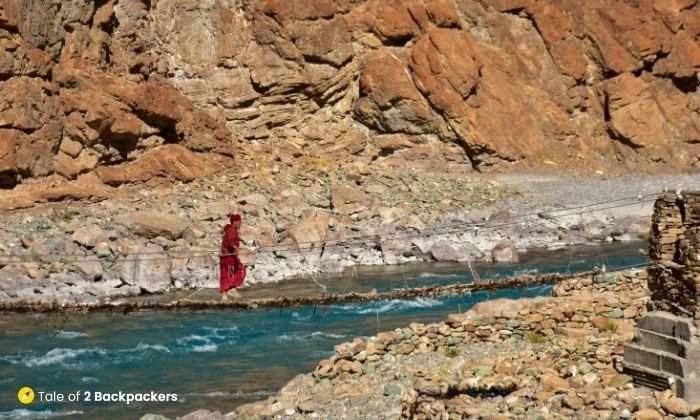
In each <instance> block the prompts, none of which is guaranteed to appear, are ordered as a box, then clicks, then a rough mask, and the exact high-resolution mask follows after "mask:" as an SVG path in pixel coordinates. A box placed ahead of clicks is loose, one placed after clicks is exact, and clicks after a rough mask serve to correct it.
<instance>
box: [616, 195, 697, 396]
mask: <svg viewBox="0 0 700 420" xmlns="http://www.w3.org/2000/svg"><path fill="white" fill-rule="evenodd" d="M649 255H650V262H651V263H653V264H654V265H652V266H651V267H649V289H650V290H651V293H652V299H651V302H650V303H649V306H650V309H651V312H649V313H648V314H647V316H645V317H644V318H642V319H640V320H639V324H638V325H639V328H638V332H637V335H636V337H635V339H634V342H633V343H630V344H629V345H628V346H627V347H626V348H625V369H626V370H627V371H628V372H629V373H630V374H632V375H633V376H634V378H635V381H636V382H638V383H641V384H645V385H647V386H650V387H652V388H655V389H666V388H669V387H670V388H671V389H673V390H674V391H675V392H676V393H677V394H678V395H679V396H681V397H684V398H686V399H687V400H688V401H689V402H691V403H692V404H697V405H700V378H699V377H698V375H700V328H698V327H700V311H698V309H700V300H699V299H700V192H687V193H683V194H682V195H681V194H680V192H678V193H676V194H664V195H662V196H661V197H659V199H657V200H656V204H655V205H654V213H653V216H652V226H651V235H650V239H649Z"/></svg>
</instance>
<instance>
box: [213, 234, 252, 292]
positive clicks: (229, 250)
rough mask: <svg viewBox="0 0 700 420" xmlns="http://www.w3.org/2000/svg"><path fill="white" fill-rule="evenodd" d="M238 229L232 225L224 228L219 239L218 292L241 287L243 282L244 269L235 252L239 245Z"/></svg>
mask: <svg viewBox="0 0 700 420" xmlns="http://www.w3.org/2000/svg"><path fill="white" fill-rule="evenodd" d="M240 241H241V239H240V237H239V236H238V229H236V228H235V227H234V226H233V225H226V226H224V236H223V238H222V239H221V255H220V263H219V269H220V270H219V291H220V292H221V293H225V292H226V291H227V290H230V289H232V288H234V287H236V288H238V287H241V285H242V284H243V280H245V275H246V267H245V265H243V263H241V259H240V257H239V255H238V253H237V251H236V249H238V247H239V244H240Z"/></svg>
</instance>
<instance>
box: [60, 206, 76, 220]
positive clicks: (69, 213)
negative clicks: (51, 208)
mask: <svg viewBox="0 0 700 420" xmlns="http://www.w3.org/2000/svg"><path fill="white" fill-rule="evenodd" d="M77 215H78V212H77V211H75V210H70V209H66V210H64V211H63V212H62V213H61V214H60V217H61V219H63V220H65V221H66V222H70V221H71V220H73V218H75V216H77Z"/></svg>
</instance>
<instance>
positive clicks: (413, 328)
mask: <svg viewBox="0 0 700 420" xmlns="http://www.w3.org/2000/svg"><path fill="white" fill-rule="evenodd" d="M553 295H554V296H553V297H540V298H533V299H519V300H509V299H501V300H498V301H487V302H483V303H480V304H478V305H476V306H475V307H474V308H472V309H471V310H469V311H468V312H466V313H462V314H453V315H450V316H449V317H448V318H447V320H445V321H443V322H439V323H436V324H428V325H425V324H419V323H412V324H411V325H409V326H408V327H405V328H401V329H397V330H395V331H388V332H382V333H379V334H378V335H376V336H374V337H369V338H356V339H355V340H353V341H352V342H346V343H343V344H340V345H337V346H336V347H335V352H334V354H333V355H332V356H331V357H330V358H328V359H325V360H322V361H321V362H319V364H318V366H317V367H316V369H315V370H314V371H313V372H312V373H308V374H301V375H298V376H297V377H295V378H294V379H293V380H291V381H290V382H289V383H288V384H287V385H285V386H284V387H283V388H282V389H281V390H280V392H279V393H278V394H277V395H274V396H271V397H269V398H268V399H267V400H265V401H261V402H257V403H252V404H246V405H243V406H240V407H238V408H236V409H235V411H232V412H231V413H228V414H225V415H224V414H221V413H218V412H209V411H207V410H200V411H197V412H194V413H191V414H188V415H186V416H184V417H182V419H183V420H184V419H187V420H194V419H202V418H212V419H217V418H220V419H223V418H227V419H229V418H239V419H256V418H287V419H295V418H299V419H301V418H304V419H307V418H397V419H398V418H416V419H430V418H445V419H446V418H449V419H452V418H455V419H459V418H541V419H546V418H622V419H640V420H641V419H662V418H690V417H689V416H693V418H694V417H695V416H699V417H700V407H689V406H688V404H687V403H686V402H685V401H684V400H682V399H679V398H677V397H675V396H673V395H672V393H671V392H670V391H665V392H652V391H650V390H647V389H644V388H639V387H636V386H635V385H633V384H632V382H631V380H632V378H631V377H629V376H627V375H625V374H623V373H621V372H622V366H621V365H622V359H623V345H624V344H625V343H626V342H628V341H629V340H631V339H632V336H633V327H634V324H635V319H636V318H638V317H639V316H641V315H642V314H644V313H645V311H646V310H645V306H646V302H647V301H648V300H649V292H648V289H647V276H646V272H645V271H640V270H637V271H628V272H623V273H611V274H607V275H598V276H596V277H594V278H593V279H591V278H584V279H574V280H568V281H565V282H563V283H561V284H560V285H558V286H557V287H556V288H555V290H554V293H553Z"/></svg>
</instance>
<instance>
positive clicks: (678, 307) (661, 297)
mask: <svg viewBox="0 0 700 420" xmlns="http://www.w3.org/2000/svg"><path fill="white" fill-rule="evenodd" d="M682 194H683V195H682V196H677V195H675V194H665V195H664V196H662V197H660V198H659V199H658V200H657V201H656V204H655V205H654V213H653V216H652V226H651V235H650V238H649V259H650V262H652V263H654V264H656V265H657V266H656V267H652V268H650V269H649V272H650V277H649V280H650V281H649V288H650V289H651V292H652V300H653V303H654V307H655V308H656V309H658V310H663V311H667V312H671V313H673V314H676V315H681V316H688V317H690V318H694V319H696V320H698V322H697V325H698V326H700V192H683V193H682Z"/></svg>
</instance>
